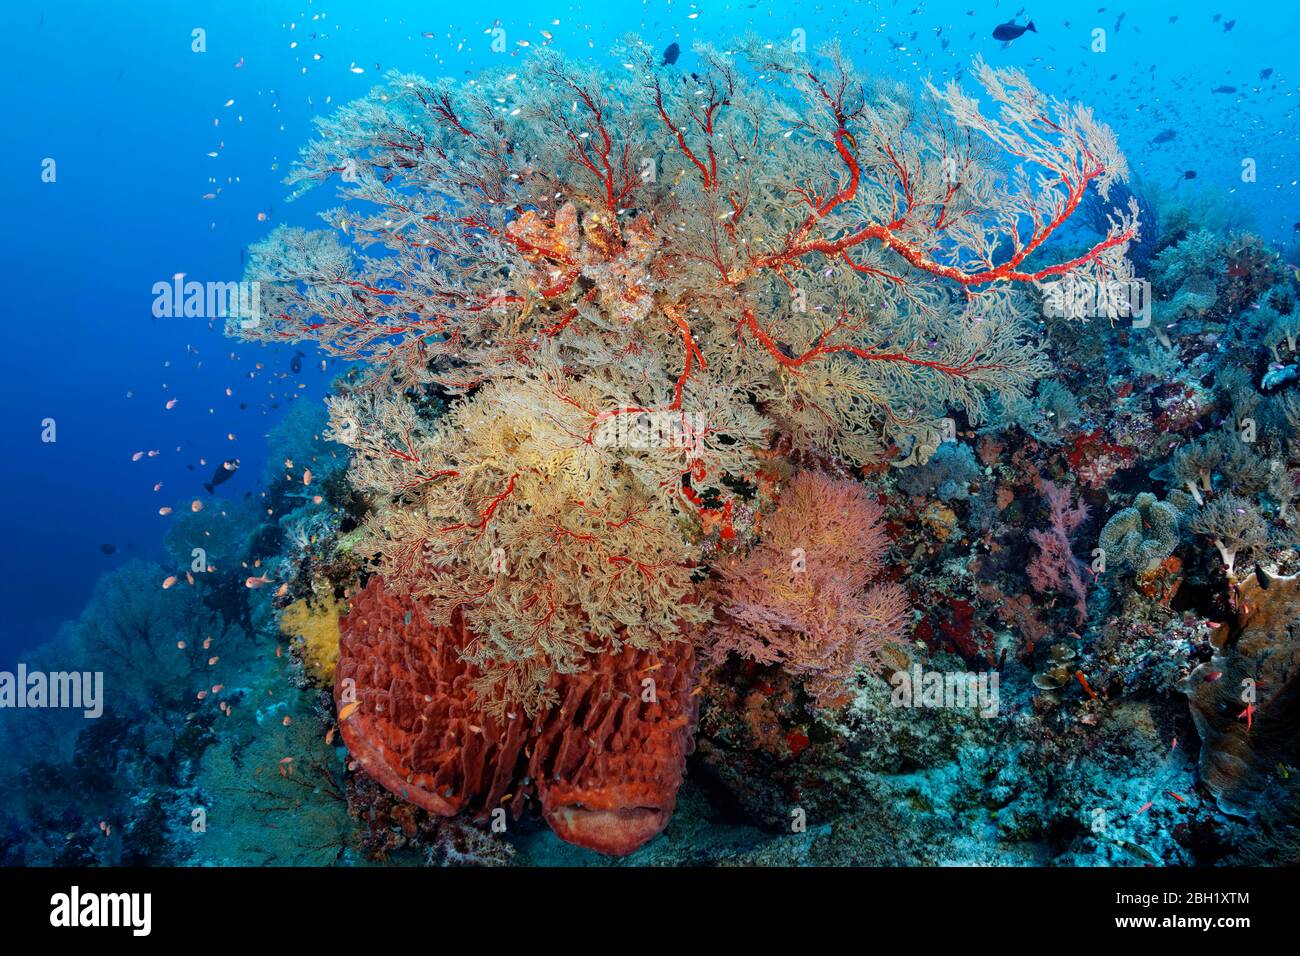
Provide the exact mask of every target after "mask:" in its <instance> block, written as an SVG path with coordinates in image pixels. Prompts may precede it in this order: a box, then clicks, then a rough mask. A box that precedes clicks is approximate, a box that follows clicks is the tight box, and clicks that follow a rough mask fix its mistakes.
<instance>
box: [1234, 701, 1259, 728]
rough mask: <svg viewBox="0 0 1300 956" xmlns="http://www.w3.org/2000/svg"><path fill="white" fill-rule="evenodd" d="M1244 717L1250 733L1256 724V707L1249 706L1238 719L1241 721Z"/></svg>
mask: <svg viewBox="0 0 1300 956" xmlns="http://www.w3.org/2000/svg"><path fill="white" fill-rule="evenodd" d="M1242 717H1245V718H1246V733H1250V730H1251V727H1252V726H1254V723H1255V705H1254V704H1247V705H1246V709H1245V710H1243V711H1242V712H1241V713H1240V714H1238V715H1237V719H1238V720H1240V719H1241V718H1242Z"/></svg>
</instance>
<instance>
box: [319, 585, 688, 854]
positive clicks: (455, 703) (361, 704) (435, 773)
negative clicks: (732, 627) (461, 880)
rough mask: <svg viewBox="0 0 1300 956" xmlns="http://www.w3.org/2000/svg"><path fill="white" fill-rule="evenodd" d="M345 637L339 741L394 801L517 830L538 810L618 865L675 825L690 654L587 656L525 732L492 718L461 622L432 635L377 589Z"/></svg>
mask: <svg viewBox="0 0 1300 956" xmlns="http://www.w3.org/2000/svg"><path fill="white" fill-rule="evenodd" d="M340 630H341V639H340V648H339V663H338V668H337V671H336V679H335V688H334V697H335V704H336V706H337V707H338V710H339V718H340V720H339V726H340V730H341V732H342V736H343V741H344V743H346V744H347V747H348V750H349V752H350V753H351V754H352V756H353V757H354V758H355V759H356V760H357V762H358V763H359V764H360V765H361V767H362V769H364V770H365V772H366V773H367V774H369V775H370V776H371V777H373V778H374V779H375V780H376V781H377V782H378V783H380V784H382V785H383V786H384V787H385V788H387V789H388V790H390V791H391V792H393V793H394V794H397V795H398V796H400V797H402V798H403V799H405V800H409V801H410V802H411V803H414V804H417V805H418V806H421V807H423V808H424V809H426V810H428V811H430V812H431V813H436V814H439V815H441V816H454V815H456V814H458V813H461V812H468V813H471V814H473V815H474V816H476V817H479V818H484V817H487V816H488V815H489V814H490V813H491V811H492V810H493V809H495V808H497V807H508V808H509V809H510V811H511V812H512V814H513V815H514V816H516V817H517V816H518V815H519V814H520V812H522V810H523V808H524V806H525V804H526V803H527V802H528V801H529V800H530V799H535V800H536V801H537V803H538V804H539V805H540V808H541V812H542V814H543V816H544V817H545V819H546V821H547V823H548V824H550V826H551V829H553V830H554V831H555V832H556V834H558V835H559V836H560V837H561V838H562V839H564V840H567V841H568V842H570V843H574V844H577V845H578V846H583V847H587V848H589V849H593V850H598V851H600V852H602V853H608V854H611V855H616V856H621V855H625V854H627V853H631V852H632V851H633V850H635V849H637V848H638V847H639V846H641V845H642V844H644V843H645V842H646V841H648V840H650V839H651V838H652V837H654V836H655V835H656V834H658V833H659V832H661V831H662V830H663V829H664V827H665V826H667V825H668V820H669V818H670V817H671V816H672V812H673V808H674V806H675V804H676V798H677V790H678V788H679V787H680V786H681V782H682V778H683V775H684V772H685V766H686V757H687V756H688V755H689V753H690V752H691V750H692V749H693V747H694V732H695V722H696V697H695V696H694V695H693V694H692V689H693V685H692V682H693V679H694V673H695V658H694V652H693V650H692V646H691V642H690V641H687V640H683V641H678V642H674V643H671V644H669V645H667V646H665V647H663V648H661V649H659V650H658V651H645V650H638V649H636V648H633V647H631V646H629V645H624V646H623V648H622V649H621V650H620V651H617V652H609V653H604V654H595V655H592V656H591V658H590V660H589V665H590V666H589V667H588V669H587V670H585V671H583V672H582V673H579V674H565V675H556V676H555V677H554V678H552V682H551V688H552V689H553V690H554V691H555V692H556V695H557V696H558V700H559V703H558V704H556V705H555V706H554V707H552V708H550V709H549V710H545V711H543V712H542V713H540V714H538V715H537V716H536V717H535V718H532V719H531V720H530V719H528V718H527V717H526V716H525V715H524V714H523V713H522V712H510V711H509V710H507V712H506V714H505V715H504V716H503V717H501V718H494V717H492V716H489V715H488V714H487V713H485V712H484V710H483V709H482V707H481V706H480V701H479V699H478V697H477V695H476V693H475V691H474V683H475V681H476V680H477V678H478V677H479V676H480V675H479V674H478V672H477V671H476V670H475V668H474V667H473V666H471V665H469V664H467V663H466V662H465V661H464V660H462V659H461V655H460V652H461V650H462V648H464V647H465V645H466V643H467V642H468V641H469V639H470V638H471V635H470V634H469V633H468V631H467V630H466V628H465V626H464V623H463V621H462V620H461V619H460V618H459V616H457V617H456V618H454V619H453V622H452V626H451V627H436V626H434V625H432V624H430V623H429V621H428V618H427V617H426V615H425V612H424V609H423V608H422V607H421V606H420V604H419V603H418V602H415V601H410V600H406V599H402V598H400V597H397V596H395V595H393V594H391V593H389V592H388V591H387V590H385V588H384V586H383V583H382V581H381V580H379V579H378V578H375V579H372V580H371V581H370V583H369V584H368V585H367V586H366V587H365V589H363V590H362V591H361V593H360V594H358V595H357V596H356V597H355V598H354V599H353V600H352V604H351V610H350V612H349V613H348V615H347V616H346V617H345V618H344V619H343V621H342V624H341V629H340Z"/></svg>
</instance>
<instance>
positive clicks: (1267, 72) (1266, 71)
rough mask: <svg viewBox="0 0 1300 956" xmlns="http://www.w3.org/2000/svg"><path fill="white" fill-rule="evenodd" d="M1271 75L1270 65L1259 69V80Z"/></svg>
mask: <svg viewBox="0 0 1300 956" xmlns="http://www.w3.org/2000/svg"><path fill="white" fill-rule="evenodd" d="M1272 75H1273V68H1272V67H1271V66H1270V67H1266V68H1264V69H1262V70H1260V71H1259V78H1260V79H1261V80H1267V79H1268V78H1269V77H1270V76H1272Z"/></svg>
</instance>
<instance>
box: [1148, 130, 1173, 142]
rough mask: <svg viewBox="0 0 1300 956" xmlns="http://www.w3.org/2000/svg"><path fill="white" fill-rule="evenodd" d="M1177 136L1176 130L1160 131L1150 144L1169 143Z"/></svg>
mask: <svg viewBox="0 0 1300 956" xmlns="http://www.w3.org/2000/svg"><path fill="white" fill-rule="evenodd" d="M1177 135H1178V132H1177V131H1176V130H1172V129H1166V130H1161V131H1160V132H1159V133H1156V135H1155V138H1154V139H1152V140H1151V142H1152V143H1168V142H1170V141H1171V140H1172V139H1173V138H1174V137H1176V136H1177Z"/></svg>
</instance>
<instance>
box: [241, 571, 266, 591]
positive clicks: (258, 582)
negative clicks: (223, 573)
mask: <svg viewBox="0 0 1300 956" xmlns="http://www.w3.org/2000/svg"><path fill="white" fill-rule="evenodd" d="M270 583H271V579H270V578H268V577H267V576H266V575H265V574H263V575H261V576H260V577H256V578H254V577H248V578H245V579H244V587H246V588H248V589H249V590H254V589H256V588H260V587H261V586H262V585H263V584H270Z"/></svg>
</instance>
